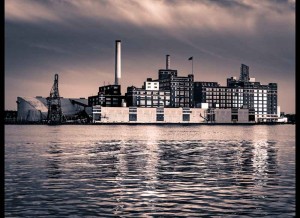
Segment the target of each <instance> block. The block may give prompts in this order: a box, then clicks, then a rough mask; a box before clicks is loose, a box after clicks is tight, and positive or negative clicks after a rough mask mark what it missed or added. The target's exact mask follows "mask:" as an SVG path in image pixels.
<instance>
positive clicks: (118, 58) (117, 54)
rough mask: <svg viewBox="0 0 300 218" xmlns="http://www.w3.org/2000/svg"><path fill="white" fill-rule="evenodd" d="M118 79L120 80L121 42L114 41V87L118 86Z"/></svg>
mask: <svg viewBox="0 0 300 218" xmlns="http://www.w3.org/2000/svg"><path fill="white" fill-rule="evenodd" d="M119 79H121V40H116V51H115V85H119Z"/></svg>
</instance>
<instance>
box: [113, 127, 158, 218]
mask: <svg viewBox="0 0 300 218" xmlns="http://www.w3.org/2000/svg"><path fill="white" fill-rule="evenodd" d="M159 134H160V133H159V127H156V126H153V128H147V129H146V132H145V133H144V136H145V141H144V140H143V141H121V143H120V152H119V154H118V155H117V162H116V169H117V172H118V173H117V176H116V179H115V180H116V187H115V189H116V192H115V200H116V202H117V204H116V207H115V209H114V210H115V212H114V213H115V215H118V216H119V215H122V214H123V213H124V212H126V211H135V212H139V210H141V212H142V211H143V213H144V212H145V211H153V210H155V206H156V202H157V198H159V193H158V191H157V184H158V181H157V167H158V160H159V144H158V142H157V141H156V139H157V137H159ZM141 206H142V207H141ZM139 208H140V209H139ZM141 215H142V216H146V215H147V214H141Z"/></svg>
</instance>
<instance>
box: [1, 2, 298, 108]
mask: <svg viewBox="0 0 300 218" xmlns="http://www.w3.org/2000/svg"><path fill="white" fill-rule="evenodd" d="M115 40H122V80H121V85H122V93H123V94H124V93H125V92H126V87H127V86H131V85H135V86H137V87H141V86H142V84H143V82H144V81H145V79H146V78H148V77H152V78H157V71H158V69H163V68H165V55H166V54H169V55H170V56H171V69H177V70H178V73H179V75H182V76H186V75H187V74H189V73H191V61H188V58H189V57H191V56H193V57H194V74H195V81H216V82H219V83H220V84H221V85H226V78H227V77H231V76H237V77H238V76H239V71H240V65H241V64H242V63H243V64H246V65H248V66H249V67H250V77H255V78H256V81H259V82H261V83H262V84H268V83H270V82H275V83H278V90H279V100H278V101H279V105H280V106H281V111H284V112H286V113H294V112H295V0H264V1H261V0H228V1H227V0H198V1H196V0H184V1H183V0H143V1H140V0H122V1H117V0H44V1H38V0H9V1H5V109H16V108H17V105H16V99H17V96H44V97H46V96H48V95H49V92H50V90H51V87H52V84H53V80H54V74H56V73H57V74H59V90H60V95H61V96H63V97H66V98H67V97H73V98H77V97H86V98H87V97H88V96H91V95H95V94H97V91H98V87H99V86H102V85H104V84H106V85H107V84H113V83H114V49H115V48H114V47H115Z"/></svg>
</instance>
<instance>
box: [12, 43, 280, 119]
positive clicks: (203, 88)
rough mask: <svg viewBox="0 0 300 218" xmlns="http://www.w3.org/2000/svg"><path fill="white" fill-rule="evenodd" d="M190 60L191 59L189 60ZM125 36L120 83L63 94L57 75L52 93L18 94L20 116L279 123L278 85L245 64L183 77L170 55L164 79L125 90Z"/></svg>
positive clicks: (118, 45) (118, 67) (162, 71)
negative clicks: (79, 94) (85, 93)
mask: <svg viewBox="0 0 300 218" xmlns="http://www.w3.org/2000/svg"><path fill="white" fill-rule="evenodd" d="M189 60H190V59H189ZM120 81H121V40H116V41H115V82H114V84H113V85H106V86H100V87H99V89H98V93H97V95H94V96H89V97H88V99H84V98H79V99H75V98H72V99H69V98H62V97H60V96H59V92H58V75H57V74H56V75H55V81H54V85H53V87H52V89H51V92H50V97H47V98H43V97H18V100H17V103H18V120H21V121H26V122H39V121H43V120H48V121H49V119H50V120H55V119H57V117H58V118H59V120H58V121H60V122H61V119H62V118H63V120H64V122H71V121H74V120H76V119H77V118H79V117H80V118H82V117H85V118H86V120H89V118H90V121H91V122H92V123H126V122H128V123H156V122H157V123H258V122H278V121H279V118H280V107H279V106H278V105H277V84H276V83H269V84H268V85H262V84H260V82H256V81H255V78H251V77H250V76H249V67H248V66H246V65H244V64H242V65H241V69H240V77H239V79H236V77H231V78H228V79H227V86H221V85H220V84H219V83H217V82H205V81H200V82H195V81H194V75H193V73H192V74H188V75H187V76H178V72H177V70H174V69H171V67H170V55H166V67H165V69H160V70H158V79H152V78H147V80H146V81H145V82H144V84H143V85H142V87H141V88H138V87H135V86H130V87H127V92H126V93H125V95H124V96H123V95H122V94H121V84H120Z"/></svg>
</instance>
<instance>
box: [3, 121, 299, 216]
mask: <svg viewBox="0 0 300 218" xmlns="http://www.w3.org/2000/svg"><path fill="white" fill-rule="evenodd" d="M9 128H10V129H7V130H6V132H7V137H6V143H5V216H6V217H16V216H30V217H32V216H33V217H35V216H53V217H57V216H59V217H65V216H76V217H84V216H99V217H107V216H116V217H124V216H125V217H128V216H129V217H166V216H169V217H174V216H176V217H178V216H183V217H195V216H226V215H227V216H228V215H229V216H236V217H240V216H243V215H248V216H270V217H273V216H283V217H289V216H294V214H295V190H294V188H295V171H294V170H295V164H294V159H293V157H294V143H295V142H294V140H286V139H285V137H283V135H280V134H279V132H278V134H274V133H272V132H274V129H270V128H273V127H272V126H268V127H263V128H262V127H260V128H259V131H258V130H257V129H255V127H252V129H249V128H248V127H239V128H238V129H235V131H238V132H239V133H234V134H233V136H232V137H228V136H229V135H228V133H229V132H231V131H229V132H226V131H228V130H226V129H225V130H222V129H220V128H219V129H218V128H217V129H216V130H214V131H215V133H213V134H215V135H214V136H215V137H208V135H205V134H207V133H203V135H201V134H199V132H201V133H202V132H206V131H205V130H207V131H211V129H210V127H206V128H202V129H201V131H197V132H196V130H193V131H191V129H189V128H184V127H178V128H179V129H174V128H171V130H170V129H164V128H161V127H160V128H158V127H155V126H149V127H145V128H143V131H142V132H143V134H142V133H141V132H138V131H140V130H138V129H136V130H137V131H136V132H135V131H132V133H130V131H128V128H129V127H126V126H120V127H118V128H119V129H116V131H115V132H114V133H116V132H118V133H119V134H121V135H122V134H123V135H122V138H118V137H114V135H110V138H111V139H108V138H109V137H108V136H107V135H106V134H107V132H105V130H104V131H102V132H101V133H100V134H99V136H98V137H97V136H96V135H97V134H95V132H94V131H89V132H83V131H77V130H78V129H77V128H78V127H73V128H75V129H73V132H74V133H75V132H76V131H77V133H78V135H79V136H78V138H76V136H75V135H74V138H72V137H70V136H71V135H72V134H71V130H70V129H64V128H61V129H52V130H51V131H49V129H48V130H47V129H45V134H44V136H45V137H44V138H39V137H28V138H27V136H28V134H33V133H32V131H30V128H34V126H33V127H30V126H24V127H23V129H21V130H20V131H19V132H20V133H21V135H19V136H18V137H16V136H14V135H13V132H12V131H14V129H13V126H11V127H9ZM16 128H20V127H16ZM24 128H25V129H24ZM26 128H27V129H26ZM69 128H72V127H69ZM81 128H88V127H85V126H81ZM101 128H104V127H101ZM130 128H131V127H130ZM223 128H225V127H223ZM275 130H276V129H275ZM46 131H47V132H46ZM277 131H279V130H277ZM280 131H281V133H282V131H283V130H282V129H280ZM287 131H288V133H290V130H287ZM49 132H50V133H49ZM174 132H177V135H173V134H174ZM22 134H23V135H22ZM111 134H112V133H111ZM136 134H137V135H140V139H137V138H136ZM180 134H181V135H180ZM183 134H184V135H185V136H182V135H183ZM243 134H247V137H244V138H241V137H239V138H238V137H237V136H239V135H243ZM62 135H64V137H60V136H62ZM76 135H77V134H76ZM166 135H168V137H169V139H168V138H167V137H166ZM220 135H223V137H220ZM259 135H261V137H258V136H259ZM83 136H85V137H84V138H83ZM20 137H23V139H24V140H23V141H22V140H20ZM180 137H181V138H180ZM113 138H116V139H113ZM213 138H216V139H213ZM170 139H175V140H170ZM289 139H290V138H289Z"/></svg>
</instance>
